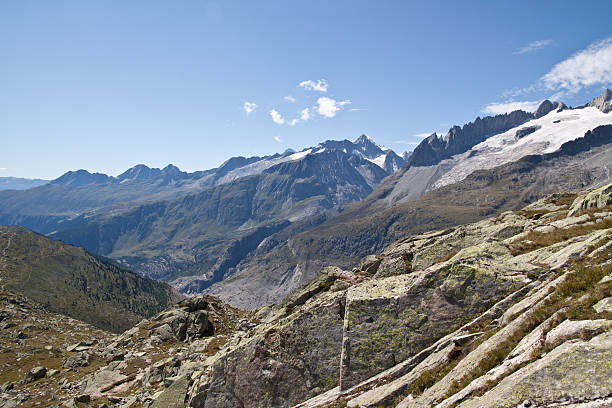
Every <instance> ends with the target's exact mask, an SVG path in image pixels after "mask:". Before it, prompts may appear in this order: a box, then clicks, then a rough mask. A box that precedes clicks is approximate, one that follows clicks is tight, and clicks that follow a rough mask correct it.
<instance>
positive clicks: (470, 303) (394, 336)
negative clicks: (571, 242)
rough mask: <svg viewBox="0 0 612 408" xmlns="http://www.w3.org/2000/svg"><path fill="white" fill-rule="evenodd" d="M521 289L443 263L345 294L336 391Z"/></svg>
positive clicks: (483, 272) (485, 272)
mask: <svg viewBox="0 0 612 408" xmlns="http://www.w3.org/2000/svg"><path fill="white" fill-rule="evenodd" d="M521 285H522V282H520V281H517V280H516V279H514V278H511V277H507V276H503V275H502V274H498V273H496V271H495V270H492V269H487V268H480V267H478V266H471V265H467V264H461V263H454V264H449V263H447V264H444V265H443V266H442V267H432V268H430V269H428V270H426V271H423V272H420V273H411V274H406V275H401V276H394V277H389V278H386V279H380V280H375V281H371V282H368V283H365V284H362V285H358V286H354V287H353V288H351V289H349V291H348V294H347V305H346V316H345V322H344V341H343V344H342V369H341V373H340V387H341V388H342V389H347V388H350V387H352V386H354V385H355V384H358V383H359V382H361V381H363V380H365V379H366V378H368V377H371V376H373V375H375V374H378V373H379V372H381V371H383V370H385V369H387V368H389V367H392V366H394V365H395V364H397V363H399V362H401V361H403V360H405V359H407V358H409V357H411V356H412V355H414V354H416V353H418V352H419V351H420V350H422V349H423V348H424V347H425V346H427V345H428V344H430V343H432V342H434V341H435V340H437V339H439V338H440V337H442V336H444V335H446V334H448V333H450V332H451V331H453V330H454V329H456V328H457V327H459V326H460V325H461V324H463V323H465V322H466V321H468V320H470V319H471V318H473V317H474V316H476V315H477V314H478V313H481V312H483V311H485V310H486V309H488V308H489V307H490V306H491V305H492V304H493V303H495V302H496V301H498V300H500V299H501V298H502V297H504V296H505V295H507V294H508V293H510V292H511V291H513V290H515V289H516V288H517V287H519V286H521Z"/></svg>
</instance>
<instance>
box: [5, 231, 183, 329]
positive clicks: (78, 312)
mask: <svg viewBox="0 0 612 408" xmlns="http://www.w3.org/2000/svg"><path fill="white" fill-rule="evenodd" d="M0 278H1V280H0V283H1V284H2V285H3V286H4V287H5V288H6V289H7V290H10V291H13V292H15V293H18V294H21V295H24V296H26V297H28V298H29V299H31V300H33V301H35V302H38V303H40V304H41V305H42V306H44V307H45V308H46V309H47V310H49V311H50V312H54V313H61V314H65V315H68V316H70V317H73V318H75V319H79V320H81V321H84V322H87V323H90V324H92V325H94V326H97V327H99V328H102V329H105V330H110V331H114V332H119V331H123V330H125V329H127V328H129V327H131V326H133V325H134V324H135V323H137V322H138V321H140V320H141V319H142V318H144V317H149V316H151V315H153V314H155V313H158V312H160V311H161V310H163V309H165V308H167V307H168V306H170V305H172V304H173V303H175V302H177V301H178V300H180V299H181V298H182V296H181V295H180V294H179V293H177V292H176V291H175V290H174V289H172V288H171V287H169V286H168V285H166V284H164V283H161V282H156V281H154V280H152V279H149V278H145V277H142V276H140V275H138V274H136V273H134V272H131V271H128V270H126V269H124V268H122V267H119V266H117V265H115V264H113V263H111V262H108V261H105V260H103V259H101V258H99V257H96V256H94V255H92V254H90V253H88V252H86V251H85V250H83V249H82V248H78V247H74V246H72V245H67V244H64V243H62V242H58V241H54V240H52V239H49V238H46V237H44V236H42V235H39V234H36V233H34V232H32V231H29V230H27V229H25V228H23V227H0Z"/></svg>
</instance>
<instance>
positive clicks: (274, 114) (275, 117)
mask: <svg viewBox="0 0 612 408" xmlns="http://www.w3.org/2000/svg"><path fill="white" fill-rule="evenodd" d="M270 116H272V120H273V121H274V123H276V124H277V125H279V126H280V125H282V124H283V123H285V119H284V118H283V117H282V116H281V114H280V113H278V112H277V111H276V110H274V109H272V110H271V111H270Z"/></svg>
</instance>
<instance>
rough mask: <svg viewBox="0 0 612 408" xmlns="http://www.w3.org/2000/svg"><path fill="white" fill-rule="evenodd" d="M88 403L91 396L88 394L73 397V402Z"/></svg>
mask: <svg viewBox="0 0 612 408" xmlns="http://www.w3.org/2000/svg"><path fill="white" fill-rule="evenodd" d="M89 401H91V395H89V394H80V395H77V396H76V397H74V402H82V403H87V402H89Z"/></svg>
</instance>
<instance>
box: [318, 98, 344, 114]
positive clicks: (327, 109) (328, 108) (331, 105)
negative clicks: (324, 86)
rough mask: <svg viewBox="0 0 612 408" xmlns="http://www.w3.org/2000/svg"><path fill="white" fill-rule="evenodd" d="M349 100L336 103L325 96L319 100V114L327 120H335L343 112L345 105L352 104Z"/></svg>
mask: <svg viewBox="0 0 612 408" xmlns="http://www.w3.org/2000/svg"><path fill="white" fill-rule="evenodd" d="M350 103H351V101H349V100H348V99H347V100H345V101H336V100H335V99H332V98H328V97H327V96H323V97H321V98H319V99H317V104H318V105H319V106H318V107H317V113H318V114H319V115H321V116H324V117H326V118H333V117H334V116H336V113H337V112H338V111H339V110H342V107H343V106H344V105H348V104H350Z"/></svg>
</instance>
